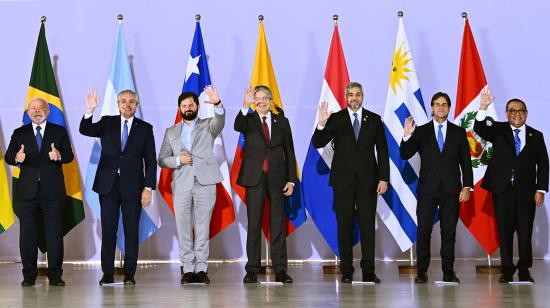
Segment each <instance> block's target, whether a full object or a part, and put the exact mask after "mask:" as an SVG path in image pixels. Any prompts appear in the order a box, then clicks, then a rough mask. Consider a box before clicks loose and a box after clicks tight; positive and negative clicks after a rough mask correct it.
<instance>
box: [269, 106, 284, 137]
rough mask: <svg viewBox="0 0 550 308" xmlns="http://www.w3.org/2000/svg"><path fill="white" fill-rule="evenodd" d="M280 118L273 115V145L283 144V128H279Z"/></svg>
mask: <svg viewBox="0 0 550 308" xmlns="http://www.w3.org/2000/svg"><path fill="white" fill-rule="evenodd" d="M279 122H280V117H279V116H278V115H274V114H273V113H272V114H271V137H270V141H271V144H274V143H281V142H280V141H279V139H280V138H282V134H281V127H280V126H279Z"/></svg>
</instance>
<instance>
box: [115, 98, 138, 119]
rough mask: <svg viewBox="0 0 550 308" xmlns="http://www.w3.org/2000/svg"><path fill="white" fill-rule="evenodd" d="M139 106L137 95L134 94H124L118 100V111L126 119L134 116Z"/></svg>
mask: <svg viewBox="0 0 550 308" xmlns="http://www.w3.org/2000/svg"><path fill="white" fill-rule="evenodd" d="M137 106H138V102H137V100H136V95H135V94H133V93H124V94H122V95H121V96H120V99H119V100H118V110H119V111H120V114H121V115H122V116H123V117H125V118H126V119H128V118H131V117H133V116H134V114H135V113H136V109H137Z"/></svg>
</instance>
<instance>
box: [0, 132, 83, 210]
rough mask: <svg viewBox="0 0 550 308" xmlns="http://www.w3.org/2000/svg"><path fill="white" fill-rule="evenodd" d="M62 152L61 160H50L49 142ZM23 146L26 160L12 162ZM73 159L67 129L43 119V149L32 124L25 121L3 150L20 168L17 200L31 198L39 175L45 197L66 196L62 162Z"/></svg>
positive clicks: (58, 198)
mask: <svg viewBox="0 0 550 308" xmlns="http://www.w3.org/2000/svg"><path fill="white" fill-rule="evenodd" d="M52 143H53V144H54V145H55V148H56V149H57V150H58V151H59V152H60V153H61V161H52V160H50V157H49V155H48V153H49V152H50V151H51V144H52ZM21 145H24V146H25V154H26V156H25V161H23V163H21V164H19V163H16V162H15V156H16V155H17V152H18V151H19V149H20V148H21ZM73 159H74V154H73V151H72V149H71V143H70V141H69V136H68V134H67V130H66V129H65V128H64V127H63V126H59V125H56V124H53V123H51V122H46V127H45V129H44V137H43V138H42V149H41V150H40V151H39V150H38V146H37V144H36V137H35V132H34V131H33V128H32V124H27V125H24V126H21V127H20V128H18V129H16V130H15V131H14V132H13V134H12V136H11V141H10V145H9V146H8V149H7V151H6V155H5V160H6V162H7V163H8V164H10V165H12V166H17V165H19V168H20V169H21V172H20V173H19V180H18V181H17V184H16V190H15V191H16V193H17V195H16V196H15V197H16V199H17V200H31V199H34V198H35V197H36V195H37V191H38V179H39V178H40V184H41V190H40V196H41V197H42V198H44V199H47V200H62V199H65V182H64V179H63V168H62V164H66V163H70V162H71V161H72V160H73Z"/></svg>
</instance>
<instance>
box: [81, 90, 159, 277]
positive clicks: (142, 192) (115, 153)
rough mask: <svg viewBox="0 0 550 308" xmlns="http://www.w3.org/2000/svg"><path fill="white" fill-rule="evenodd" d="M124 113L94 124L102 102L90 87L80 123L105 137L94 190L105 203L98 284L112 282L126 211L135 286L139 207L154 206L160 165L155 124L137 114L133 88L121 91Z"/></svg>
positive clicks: (128, 270) (127, 256)
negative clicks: (117, 244)
mask: <svg viewBox="0 0 550 308" xmlns="http://www.w3.org/2000/svg"><path fill="white" fill-rule="evenodd" d="M117 104H118V110H119V112H120V115H114V116H102V117H101V119H100V120H99V121H98V122H97V123H92V116H93V113H94V110H95V109H96V108H97V106H99V99H98V96H97V91H96V90H90V91H88V95H87V96H86V113H85V114H84V117H82V120H81V121H80V133H81V134H82V135H84V136H89V137H96V138H100V139H101V157H100V158H99V164H98V166H97V171H96V174H95V180H94V186H93V190H94V191H95V192H96V193H98V194H99V203H100V205H101V234H102V235H101V269H102V270H103V277H102V278H101V280H100V281H99V284H100V285H103V284H106V283H113V282H114V279H113V274H114V263H115V247H116V234H117V229H118V219H119V216H120V212H121V210H122V225H123V227H124V246H125V251H124V284H125V285H135V284H136V281H135V279H134V275H135V273H136V267H137V259H138V249H139V218H140V216H141V207H142V206H144V207H147V206H149V204H151V197H152V190H153V189H155V187H156V185H157V164H156V159H155V158H156V153H155V138H154V136H153V126H151V124H149V123H147V122H145V121H143V120H141V119H138V118H136V117H135V116H134V115H135V113H136V109H137V108H138V105H139V98H138V96H137V94H136V93H135V92H134V91H132V90H123V91H120V92H119V93H118V95H117Z"/></svg>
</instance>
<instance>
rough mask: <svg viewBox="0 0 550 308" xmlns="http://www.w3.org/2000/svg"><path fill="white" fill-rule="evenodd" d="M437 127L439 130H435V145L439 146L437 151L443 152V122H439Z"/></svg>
mask: <svg viewBox="0 0 550 308" xmlns="http://www.w3.org/2000/svg"><path fill="white" fill-rule="evenodd" d="M437 127H439V130H438V131H437V146H438V147H439V152H443V144H445V140H444V139H443V132H442V131H441V128H442V127H443V124H439V125H438V126H437Z"/></svg>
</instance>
